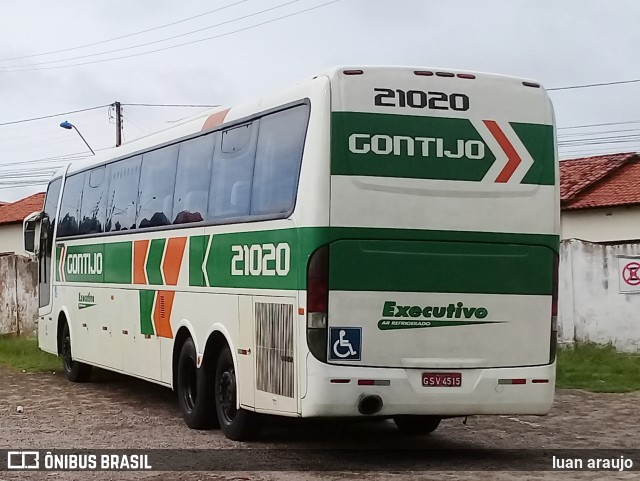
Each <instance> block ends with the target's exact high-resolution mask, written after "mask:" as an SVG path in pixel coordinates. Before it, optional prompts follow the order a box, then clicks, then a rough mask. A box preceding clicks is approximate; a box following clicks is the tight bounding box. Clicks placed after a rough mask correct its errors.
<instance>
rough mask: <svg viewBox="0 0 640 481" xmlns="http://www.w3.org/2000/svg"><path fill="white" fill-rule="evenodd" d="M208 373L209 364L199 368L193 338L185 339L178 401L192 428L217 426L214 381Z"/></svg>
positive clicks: (181, 356)
mask: <svg viewBox="0 0 640 481" xmlns="http://www.w3.org/2000/svg"><path fill="white" fill-rule="evenodd" d="M211 381H212V380H211V379H209V376H208V375H207V366H206V365H205V366H202V367H200V368H199V369H198V367H197V364H196V347H195V345H194V344H193V339H191V338H188V339H186V340H185V341H184V344H183V345H182V349H181V350H180V356H179V357H178V379H177V384H178V389H177V391H178V402H179V403H180V409H181V410H182V417H183V418H184V422H185V423H186V424H187V426H189V427H190V428H192V429H210V428H212V427H214V426H215V413H214V410H213V409H214V405H213V383H212V382H211Z"/></svg>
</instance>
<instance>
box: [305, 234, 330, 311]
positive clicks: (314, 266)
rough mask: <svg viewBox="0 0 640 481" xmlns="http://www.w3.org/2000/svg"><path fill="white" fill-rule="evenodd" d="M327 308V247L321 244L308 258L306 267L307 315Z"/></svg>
mask: <svg viewBox="0 0 640 481" xmlns="http://www.w3.org/2000/svg"><path fill="white" fill-rule="evenodd" d="M328 310H329V247H328V246H323V247H321V248H320V249H318V250H317V251H315V252H314V253H313V254H312V255H311V258H310V259H309V268H308V269H307V315H310V314H312V313H315V312H323V313H326V312H327V311H328Z"/></svg>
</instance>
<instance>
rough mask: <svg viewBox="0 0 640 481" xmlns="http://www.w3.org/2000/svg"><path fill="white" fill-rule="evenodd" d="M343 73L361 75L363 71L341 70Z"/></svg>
mask: <svg viewBox="0 0 640 481" xmlns="http://www.w3.org/2000/svg"><path fill="white" fill-rule="evenodd" d="M342 73H343V74H345V75H362V74H363V73H364V72H363V71H362V70H355V69H354V70H343V71H342Z"/></svg>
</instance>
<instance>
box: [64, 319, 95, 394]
mask: <svg viewBox="0 0 640 481" xmlns="http://www.w3.org/2000/svg"><path fill="white" fill-rule="evenodd" d="M60 347H61V349H60V352H61V354H62V366H63V367H64V373H65V375H66V376H67V379H68V380H69V381H71V382H87V381H88V380H89V378H90V377H91V366H90V365H89V364H84V363H82V362H78V361H74V360H73V356H72V355H71V333H70V332H69V325H68V324H67V323H66V322H65V324H64V328H63V329H62V339H61V340H60Z"/></svg>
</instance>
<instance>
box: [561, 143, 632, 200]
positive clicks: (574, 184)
mask: <svg viewBox="0 0 640 481" xmlns="http://www.w3.org/2000/svg"><path fill="white" fill-rule="evenodd" d="M634 158H637V155H636V154H634V153H623V154H608V155H598V156H595V157H583V158H579V159H570V160H563V161H562V162H560V198H561V199H562V202H563V204H564V203H565V202H567V201H570V200H571V199H572V198H574V197H575V196H577V195H578V194H580V193H581V192H583V191H584V190H585V189H587V188H588V187H589V186H591V185H593V184H595V183H596V182H598V181H599V180H601V179H603V178H604V177H605V176H607V175H608V174H609V173H611V172H613V171H615V170H616V169H618V168H620V167H621V166H622V165H623V164H625V163H626V162H629V161H631V160H634Z"/></svg>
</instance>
